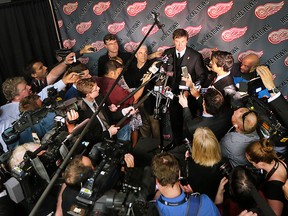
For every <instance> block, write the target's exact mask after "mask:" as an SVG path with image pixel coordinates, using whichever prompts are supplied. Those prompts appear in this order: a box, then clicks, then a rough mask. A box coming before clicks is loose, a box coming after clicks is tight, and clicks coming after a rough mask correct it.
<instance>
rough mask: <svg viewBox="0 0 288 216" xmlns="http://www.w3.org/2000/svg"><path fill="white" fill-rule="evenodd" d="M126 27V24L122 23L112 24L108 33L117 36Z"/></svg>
mask: <svg viewBox="0 0 288 216" xmlns="http://www.w3.org/2000/svg"><path fill="white" fill-rule="evenodd" d="M124 27H125V22H121V23H112V24H110V25H109V26H108V31H109V32H110V33H111V34H117V33H118V32H120V31H122V30H123V29H124Z"/></svg>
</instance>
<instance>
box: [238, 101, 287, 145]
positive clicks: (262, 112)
mask: <svg viewBox="0 0 288 216" xmlns="http://www.w3.org/2000/svg"><path fill="white" fill-rule="evenodd" d="M241 102H242V103H243V105H244V107H247V108H248V109H249V110H253V111H255V112H256V113H257V115H258V126H257V132H258V134H259V136H260V137H261V138H266V139H270V140H271V141H273V143H274V144H275V146H278V147H280V146H286V145H287V142H288V130H287V128H285V127H284V126H283V125H282V124H281V122H280V121H279V120H278V119H277V117H276V116H275V114H274V113H273V112H272V111H271V110H270V109H269V105H268V102H267V100H266V99H265V98H262V99H259V98H257V97H255V96H250V95H246V96H244V97H243V98H242V99H241Z"/></svg>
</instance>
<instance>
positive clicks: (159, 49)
mask: <svg viewBox="0 0 288 216" xmlns="http://www.w3.org/2000/svg"><path fill="white" fill-rule="evenodd" d="M171 47H172V46H161V47H158V48H157V51H158V52H164V51H165V50H166V49H169V48H171Z"/></svg>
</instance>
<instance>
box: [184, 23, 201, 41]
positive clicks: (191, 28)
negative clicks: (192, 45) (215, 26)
mask: <svg viewBox="0 0 288 216" xmlns="http://www.w3.org/2000/svg"><path fill="white" fill-rule="evenodd" d="M201 29H202V26H201V25H199V26H187V27H186V28H185V30H186V31H187V32H188V35H189V38H191V37H193V36H195V35H197V34H198V33H199V32H200V31H201Z"/></svg>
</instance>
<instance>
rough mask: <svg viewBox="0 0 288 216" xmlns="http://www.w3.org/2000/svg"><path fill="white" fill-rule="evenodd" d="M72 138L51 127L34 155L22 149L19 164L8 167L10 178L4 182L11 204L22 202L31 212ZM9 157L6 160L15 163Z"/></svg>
mask: <svg viewBox="0 0 288 216" xmlns="http://www.w3.org/2000/svg"><path fill="white" fill-rule="evenodd" d="M75 139H76V138H75V137H72V138H71V137H69V135H68V132H67V131H66V130H64V127H55V128H53V129H52V130H50V131H49V132H48V133H46V134H45V136H44V137H43V138H42V140H41V146H40V147H39V148H38V149H36V150H35V151H34V152H31V151H29V150H27V149H26V146H25V147H23V148H24V149H25V151H26V152H25V153H24V157H23V161H22V162H21V163H19V164H18V165H16V166H15V167H14V168H12V170H11V177H10V179H8V181H6V182H5V186H6V189H7V191H8V194H9V196H10V198H11V199H12V200H13V201H14V202H15V203H20V202H22V201H23V202H24V203H25V206H26V207H27V208H28V209H32V208H33V207H34V205H35V203H36V202H37V200H38V199H39V197H40V196H41V194H42V192H43V191H44V190H45V188H46V187H47V184H48V183H49V181H50V179H51V178H52V176H53V175H54V173H55V172H56V170H57V169H58V168H59V166H60V165H61V163H62V161H63V160H64V158H65V156H66V154H67V152H68V150H69V148H70V146H72V144H73V143H74V142H75ZM25 145H30V144H29V143H28V144H25ZM12 156H13V155H12ZM13 157H15V156H13ZM13 157H12V158H11V157H10V158H11V159H10V160H18V159H17V158H13Z"/></svg>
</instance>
